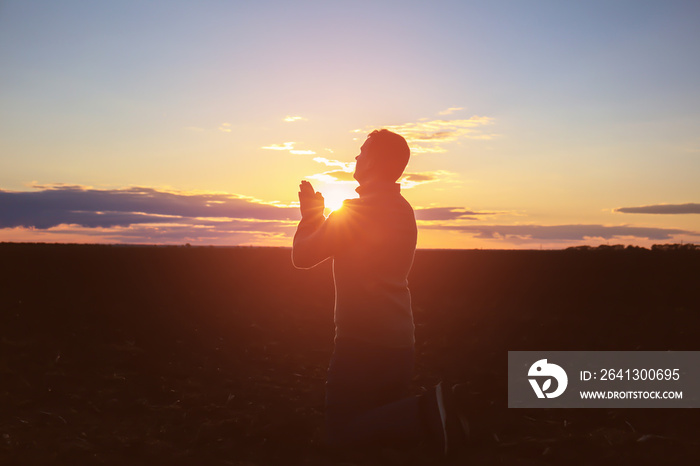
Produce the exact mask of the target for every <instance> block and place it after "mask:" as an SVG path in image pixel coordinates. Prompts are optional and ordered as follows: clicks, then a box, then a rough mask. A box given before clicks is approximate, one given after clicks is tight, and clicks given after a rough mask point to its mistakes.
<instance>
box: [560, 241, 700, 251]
mask: <svg viewBox="0 0 700 466" xmlns="http://www.w3.org/2000/svg"><path fill="white" fill-rule="evenodd" d="M566 250H567V251H648V250H649V249H647V248H645V247H642V246H633V245H631V244H630V245H627V246H625V245H624V244H601V245H600V246H572V247H569V248H566ZM651 250H652V251H700V245H697V244H693V243H685V244H654V245H652V247H651Z"/></svg>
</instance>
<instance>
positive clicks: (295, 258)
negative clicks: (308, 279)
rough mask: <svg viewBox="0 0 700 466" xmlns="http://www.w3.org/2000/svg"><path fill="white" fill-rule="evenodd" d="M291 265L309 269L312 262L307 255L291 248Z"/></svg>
mask: <svg viewBox="0 0 700 466" xmlns="http://www.w3.org/2000/svg"><path fill="white" fill-rule="evenodd" d="M292 265H293V266H294V267H296V268H297V269H310V268H311V267H313V266H314V265H316V264H313V263H312V261H311V260H310V258H309V257H308V255H305V254H303V253H301V252H300V251H299V250H298V249H297V248H294V249H292Z"/></svg>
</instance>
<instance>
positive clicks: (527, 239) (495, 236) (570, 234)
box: [422, 224, 700, 244]
mask: <svg viewBox="0 0 700 466" xmlns="http://www.w3.org/2000/svg"><path fill="white" fill-rule="evenodd" d="M422 228H424V229H437V230H450V231H460V232H464V233H471V234H472V235H473V236H475V237H476V238H480V239H492V240H505V241H508V242H511V243H516V244H518V243H540V242H543V241H547V242H564V241H586V240H595V239H602V240H611V239H619V238H637V239H648V240H670V239H672V238H673V237H674V236H676V235H689V236H700V232H694V231H688V230H681V229H676V228H653V227H635V226H630V225H614V226H607V225H445V224H442V225H441V224H430V225H423V226H422Z"/></svg>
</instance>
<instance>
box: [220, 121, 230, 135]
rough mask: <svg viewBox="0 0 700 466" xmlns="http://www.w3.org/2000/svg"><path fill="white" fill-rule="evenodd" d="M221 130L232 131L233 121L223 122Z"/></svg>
mask: <svg viewBox="0 0 700 466" xmlns="http://www.w3.org/2000/svg"><path fill="white" fill-rule="evenodd" d="M219 131H223V132H224V133H230V132H231V123H221V126H219Z"/></svg>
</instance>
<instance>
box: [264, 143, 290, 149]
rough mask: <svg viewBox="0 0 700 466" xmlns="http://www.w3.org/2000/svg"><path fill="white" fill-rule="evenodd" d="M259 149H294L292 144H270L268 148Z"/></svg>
mask: <svg viewBox="0 0 700 466" xmlns="http://www.w3.org/2000/svg"><path fill="white" fill-rule="evenodd" d="M261 149H267V150H292V149H294V142H285V143H284V144H270V145H269V146H264V147H261Z"/></svg>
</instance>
